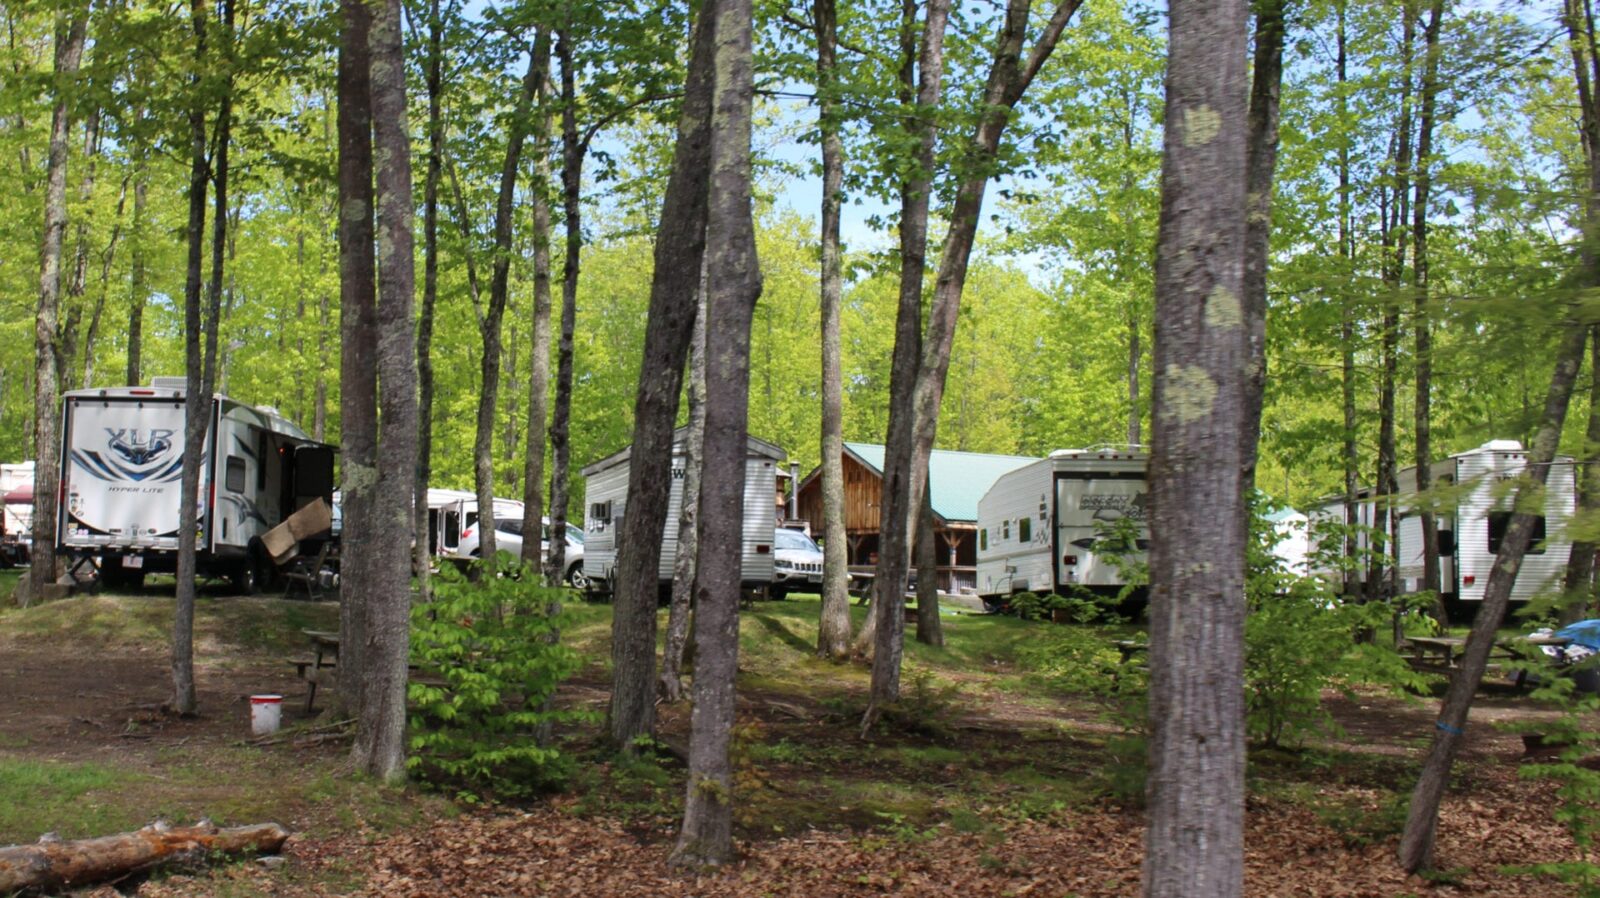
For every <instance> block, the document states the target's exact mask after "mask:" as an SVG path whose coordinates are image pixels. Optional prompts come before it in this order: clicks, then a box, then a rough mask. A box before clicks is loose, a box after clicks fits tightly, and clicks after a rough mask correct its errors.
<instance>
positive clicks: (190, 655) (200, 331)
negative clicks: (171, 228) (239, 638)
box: [168, 0, 255, 716]
mask: <svg viewBox="0 0 1600 898" xmlns="http://www.w3.org/2000/svg"><path fill="white" fill-rule="evenodd" d="M222 10H223V13H222V17H223V23H222V26H223V27H222V31H221V41H220V43H221V45H222V46H221V47H220V48H219V51H220V52H219V56H220V62H221V65H222V66H223V67H224V68H225V69H229V70H231V65H232V61H233V0H223V3H222ZM191 11H192V13H193V15H194V29H195V58H196V60H197V61H198V62H199V68H200V70H201V71H202V72H204V71H205V69H206V68H207V67H209V66H210V65H211V64H212V61H211V59H210V58H209V52H208V37H209V34H208V32H209V31H210V25H209V23H208V22H207V20H206V12H205V6H204V3H203V0H196V2H195V4H194V5H193V6H192V7H191ZM205 80H206V79H205V77H204V76H203V75H202V76H200V77H199V78H198V79H197V81H196V86H197V87H202V86H204V85H205ZM231 88H232V82H231V75H229V76H226V78H225V86H224V88H223V91H222V95H221V97H220V100H221V102H220V104H219V105H220V109H219V110H218V112H217V142H216V147H215V152H214V158H213V161H212V165H211V181H212V185H213V187H214V188H215V190H216V195H215V198H214V199H215V204H216V207H215V210H214V212H213V217H212V221H211V278H210V281H209V282H208V283H207V284H206V307H205V317H204V320H202V319H201V309H200V284H199V274H200V256H201V254H202V253H201V250H200V247H199V245H198V242H199V240H200V239H201V234H202V232H203V231H204V230H205V181H206V171H205V169H206V164H205V158H204V156H205V144H206V138H205V107H206V106H207V105H209V103H210V102H211V97H210V96H208V94H209V91H207V90H197V91H196V94H195V96H194V104H195V105H194V107H193V108H192V109H191V110H190V113H189V127H190V132H191V133H190V137H191V139H192V140H193V142H194V146H193V148H192V151H193V152H194V154H195V158H194V159H193V160H192V162H191V174H190V178H191V180H190V190H191V196H190V198H189V204H190V205H189V216H190V217H189V225H190V228H191V230H190V234H189V236H190V237H191V238H192V239H193V240H195V244H194V245H191V246H190V248H189V265H190V269H191V270H190V275H191V277H192V278H193V279H194V281H193V284H192V289H186V290H185V294H184V342H185V349H186V352H185V354H186V356H187V361H188V365H189V367H188V372H187V374H188V377H187V382H186V383H185V388H186V389H185V395H184V458H185V459H186V460H188V461H192V462H193V463H192V464H185V465H184V471H183V478H182V484H181V493H180V497H181V498H180V500H179V501H180V502H182V503H183V505H182V511H181V513H180V515H179V524H178V564H177V568H178V571H177V581H178V582H177V589H176V592H177V599H176V603H175V604H176V613H175V618H176V619H175V620H174V622H173V627H172V699H171V700H170V701H169V703H168V707H169V708H170V709H171V710H172V711H173V713H176V714H181V715H185V716H188V715H191V714H194V713H195V712H196V711H197V710H198V706H197V704H196V701H195V689H194V603H195V587H196V584H195V573H196V570H195V552H196V550H197V548H198V547H197V545H196V542H197V541H198V540H199V539H200V538H201V532H200V531H201V529H202V528H203V529H204V531H205V533H204V535H205V536H206V538H209V537H210V536H211V533H210V531H211V528H212V527H213V526H214V525H215V523H214V522H215V519H216V515H215V513H214V512H213V513H212V514H211V515H210V517H209V518H208V519H207V520H205V521H199V520H198V515H197V511H198V508H199V505H200V464H201V460H202V457H203V453H204V451H205V449H204V446H205V435H206V430H207V429H208V428H209V427H210V425H211V394H212V391H213V390H214V388H215V385H216V376H217V327H218V322H219V320H220V318H221V309H222V277H223V265H224V260H225V259H226V258H227V252H226V250H227V243H228V143H229V139H230V134H229V131H230V124H231V119H232V112H233V109H232V104H233V96H232V89H231ZM197 196H198V210H197V209H196V204H197V199H196V197H197ZM197 211H198V215H197V214H196V213H197ZM202 339H203V340H204V355H203V358H202V356H201V352H202V350H201V341H202ZM191 468H192V469H193V470H191ZM185 514H187V515H190V516H191V517H190V519H189V522H188V524H187V525H186V524H185V522H184V520H183V516H184V515H185ZM254 561H255V559H253V558H251V557H248V556H247V557H246V558H245V559H244V561H243V562H241V563H242V564H243V565H245V570H246V571H249V572H250V573H249V580H248V583H249V584H254V571H253V565H254ZM235 582H239V583H245V582H247V581H246V578H245V576H243V575H241V576H239V577H237V578H236V580H235Z"/></svg>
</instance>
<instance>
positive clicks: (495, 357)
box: [472, 54, 554, 575]
mask: <svg viewBox="0 0 1600 898" xmlns="http://www.w3.org/2000/svg"><path fill="white" fill-rule="evenodd" d="M542 77H543V72H541V71H540V70H539V60H538V59H537V58H536V57H535V56H534V55H532V54H530V55H529V57H528V69H527V71H526V72H525V73H524V74H523V76H522V90H521V92H520V93H519V94H517V100H516V104H515V105H514V106H513V108H512V112H511V130H510V132H509V133H508V134H507V135H506V156H505V161H504V163H502V164H501V166H500V192H499V195H498V197H497V198H496V200H495V207H494V259H493V264H492V265H491V266H490V275H489V309H488V312H487V313H486V314H485V315H484V317H483V326H482V328H481V329H480V334H481V335H482V337H483V355H482V356H480V357H479V369H478V370H479V372H480V375H479V380H478V430H477V437H476V439H475V441H474V442H473V447H472V459H473V475H474V483H475V485H476V487H477V493H478V549H479V552H480V554H481V555H482V556H483V564H484V570H485V571H487V572H488V573H489V574H491V575H492V574H493V572H494V569H495V566H496V565H497V563H498V562H497V561H496V559H495V555H496V553H497V551H498V547H497V546H496V545H495V520H494V424H495V407H496V405H497V404H498V401H499V398H500V350H501V345H502V343H501V325H502V323H503V322H504V320H505V314H506V302H507V300H508V298H509V297H510V295H511V238H512V236H513V230H514V225H515V222H514V220H513V214H514V213H515V211H516V207H515V203H516V198H517V197H516V194H517V175H518V173H519V172H520V171H521V170H522V145H523V143H524V142H525V141H526V140H527V137H528V126H529V123H530V122H531V121H532V118H533V116H532V111H533V98H534V94H535V93H536V92H537V91H538V87H539V82H540V80H541V79H542ZM512 367H515V365H514V364H513V366H512ZM538 532H539V531H538V530H537V529H535V530H532V531H528V532H527V533H526V534H525V540H524V541H525V542H526V541H530V540H533V539H534V536H533V534H535V533H538ZM553 542H554V541H552V544H553Z"/></svg>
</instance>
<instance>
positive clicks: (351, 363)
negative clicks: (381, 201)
mask: <svg viewBox="0 0 1600 898" xmlns="http://www.w3.org/2000/svg"><path fill="white" fill-rule="evenodd" d="M339 8H340V11H341V23H340V24H341V27H340V30H339V118H338V129H339V327H340V338H341V339H340V342H341V344H342V348H341V350H340V354H339V385H340V386H339V443H340V459H339V464H340V474H341V485H340V501H341V502H342V503H343V508H342V509H341V512H342V514H343V516H344V528H343V535H342V536H341V538H340V539H341V545H340V555H341V557H340V560H339V672H340V676H339V679H338V684H339V693H338V704H339V705H341V706H342V708H343V710H344V712H345V713H346V714H355V713H358V712H359V711H360V708H361V681H362V677H363V675H364V673H365V671H366V663H365V651H366V644H367V638H366V612H365V610H364V606H365V603H366V600H367V597H368V596H370V595H372V593H373V587H374V584H373V574H372V567H371V561H372V559H373V558H374V557H375V546H374V543H373V535H374V534H373V532H372V531H373V519H372V501H373V491H374V490H375V489H376V487H377V484H378V378H377V364H378V338H377V315H378V310H377V299H376V290H377V271H376V261H375V259H374V256H373V241H374V239H375V235H374V233H373V225H372V206H373V197H372V82H371V63H370V60H371V50H370V49H369V47H368V43H369V39H370V34H371V30H372V13H371V9H370V8H369V7H368V6H367V4H366V3H365V2H363V0H341V2H340V5H339Z"/></svg>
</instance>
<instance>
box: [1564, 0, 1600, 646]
mask: <svg viewBox="0 0 1600 898" xmlns="http://www.w3.org/2000/svg"><path fill="white" fill-rule="evenodd" d="M1563 19H1564V23H1565V25H1566V28H1567V41H1568V48H1569V50H1570V52H1571V54H1572V70H1573V76H1574V81H1575V83H1576V85H1577V90H1578V106H1579V112H1580V119H1579V130H1580V136H1581V138H1582V144H1583V154H1584V162H1585V164H1586V166H1587V170H1586V172H1585V175H1586V177H1585V183H1584V188H1585V193H1584V197H1583V211H1584V225H1583V230H1584V233H1583V241H1582V243H1581V244H1580V247H1581V248H1580V253H1579V260H1580V264H1581V265H1582V266H1583V281H1582V283H1583V284H1584V285H1586V286H1590V287H1593V286H1596V285H1600V108H1597V106H1596V100H1597V98H1596V96H1595V92H1594V85H1595V83H1596V81H1597V80H1600V71H1597V70H1600V58H1596V55H1595V53H1594V46H1595V39H1594V27H1593V20H1592V19H1591V17H1590V16H1589V15H1588V10H1587V7H1580V6H1579V4H1578V0H1566V3H1565V4H1564V11H1563ZM1590 341H1591V342H1590V347H1589V352H1590V355H1589V378H1590V387H1589V424H1588V428H1587V432H1586V434H1585V438H1584V447H1583V456H1584V458H1583V468H1582V477H1581V478H1580V479H1579V480H1578V510H1579V515H1580V517H1588V518H1596V517H1600V328H1597V329H1596V330H1595V331H1594V332H1593V333H1591V334H1590ZM1596 551H1600V544H1597V543H1596V542H1595V541H1594V540H1574V541H1573V543H1572V552H1571V555H1570V556H1569V557H1568V560H1567V571H1566V578H1565V582H1564V584H1563V586H1564V592H1565V594H1566V600H1565V602H1564V603H1563V604H1562V607H1561V619H1562V621H1563V622H1565V623H1573V622H1575V621H1578V620H1582V619H1583V618H1584V617H1586V616H1587V615H1588V613H1589V608H1590V606H1591V604H1592V603H1593V601H1594V591H1595V585H1594V579H1595V552H1596Z"/></svg>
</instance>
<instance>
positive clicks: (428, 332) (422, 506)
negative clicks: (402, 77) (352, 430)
mask: <svg viewBox="0 0 1600 898" xmlns="http://www.w3.org/2000/svg"><path fill="white" fill-rule="evenodd" d="M423 72H424V74H423V90H424V91H425V92H426V93H427V95H428V122H427V129H428V166H427V170H426V173H425V174H424V175H423V180H422V313H421V314H420V315H419V316H418V317H417V482H416V486H415V488H414V497H413V499H414V503H415V504H414V505H413V507H412V525H411V526H412V527H413V528H414V529H415V531H416V535H417V538H416V544H415V545H414V546H413V547H412V553H413V558H414V560H413V562H412V567H413V568H414V569H415V570H416V572H417V586H418V589H419V591H420V592H421V593H422V597H423V599H424V600H426V599H427V598H428V597H429V596H430V595H431V594H432V585H431V582H430V581H431V575H430V570H431V567H432V564H433V558H432V555H433V552H432V548H431V546H430V543H429V540H430V538H431V533H430V532H429V527H428V484H429V481H431V480H432V479H433V319H434V309H435V307H436V306H437V305H438V302H439V177H440V174H441V172H442V170H443V166H444V18H443V16H442V15H441V14H440V9H439V0H428V36H427V56H426V57H425V59H424V60H423ZM536 545H537V544H536Z"/></svg>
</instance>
